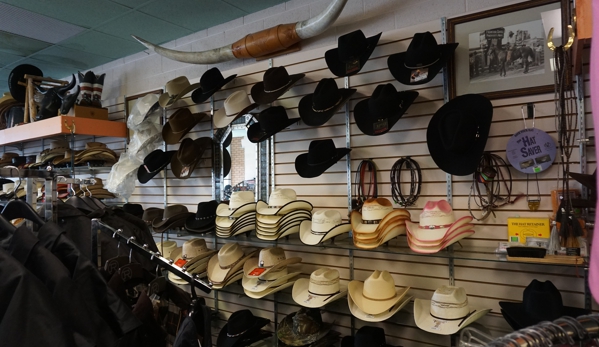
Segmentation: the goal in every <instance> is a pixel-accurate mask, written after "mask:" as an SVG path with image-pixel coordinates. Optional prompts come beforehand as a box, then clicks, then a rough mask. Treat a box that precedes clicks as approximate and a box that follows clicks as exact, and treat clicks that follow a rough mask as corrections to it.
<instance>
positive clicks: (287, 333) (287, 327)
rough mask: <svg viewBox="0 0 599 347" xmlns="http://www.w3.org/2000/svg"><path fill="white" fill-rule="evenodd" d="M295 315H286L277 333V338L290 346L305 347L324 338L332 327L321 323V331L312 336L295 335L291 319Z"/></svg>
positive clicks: (306, 334)
mask: <svg viewBox="0 0 599 347" xmlns="http://www.w3.org/2000/svg"><path fill="white" fill-rule="evenodd" d="M295 314H296V313H292V314H289V315H287V316H286V317H285V318H284V319H283V320H282V321H281V324H279V329H278V331H277V337H278V338H279V340H281V341H282V342H283V343H285V344H287V345H290V346H306V345H310V344H311V343H314V342H316V341H318V340H320V339H322V338H323V337H325V336H326V335H327V334H328V333H329V331H330V330H331V327H332V325H331V324H329V323H323V324H322V326H321V327H320V328H321V329H320V330H319V331H317V332H315V333H313V334H308V333H305V334H302V333H296V332H295V331H294V329H293V317H294V316H295Z"/></svg>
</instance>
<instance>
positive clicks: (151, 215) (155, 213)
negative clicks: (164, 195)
mask: <svg viewBox="0 0 599 347" xmlns="http://www.w3.org/2000/svg"><path fill="white" fill-rule="evenodd" d="M163 214H164V210H163V209H161V208H157V207H150V208H147V209H145V210H144V214H143V215H142V216H141V219H142V220H143V221H145V222H146V223H151V222H152V221H153V220H154V219H156V218H162V215H163Z"/></svg>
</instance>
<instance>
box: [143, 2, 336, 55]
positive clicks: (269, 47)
mask: <svg viewBox="0 0 599 347" xmlns="http://www.w3.org/2000/svg"><path fill="white" fill-rule="evenodd" d="M346 3H347V0H333V2H332V3H331V4H330V5H329V6H328V7H327V8H326V9H325V10H324V11H323V12H322V13H320V14H319V15H318V16H316V17H314V18H310V19H307V20H304V21H301V22H297V23H293V24H281V25H277V26H276V27H272V28H269V29H265V30H262V31H259V32H257V33H253V34H249V35H247V36H245V37H244V38H242V39H241V40H239V41H237V42H235V43H233V44H232V45H230V46H223V47H220V48H215V49H212V50H209V51H203V52H183V51H176V50H172V49H168V48H164V47H161V46H158V45H155V44H153V43H151V42H148V41H146V40H144V39H142V38H140V37H138V36H135V35H132V36H133V38H134V39H136V40H137V41H139V43H141V44H143V45H144V46H146V47H147V48H148V49H150V50H152V51H154V52H156V53H158V54H160V55H161V56H163V57H166V58H169V59H172V60H176V61H180V62H182V63H189V64H216V63H222V62H225V61H229V60H233V59H246V58H259V57H263V56H265V55H270V54H273V53H277V52H280V51H283V50H285V49H287V48H289V47H290V46H292V45H294V44H296V43H298V42H300V41H301V40H305V39H308V38H311V37H315V36H317V35H320V34H321V33H323V32H324V31H325V30H327V29H328V28H329V27H330V26H331V25H332V24H333V23H334V22H335V20H337V18H338V17H339V15H340V14H341V11H343V8H344V7H345V4H346Z"/></svg>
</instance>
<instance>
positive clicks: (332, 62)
mask: <svg viewBox="0 0 599 347" xmlns="http://www.w3.org/2000/svg"><path fill="white" fill-rule="evenodd" d="M381 35H382V33H378V34H376V35H374V36H371V37H368V38H367V39H366V50H364V53H363V54H362V55H361V56H360V58H359V59H360V66H359V67H358V69H357V70H355V71H351V72H350V73H347V71H346V63H345V62H342V61H341V60H339V48H333V49H330V50H328V51H326V52H325V54H324V60H325V61H326V63H327V66H328V67H329V70H331V72H332V73H333V74H334V75H335V76H337V77H346V76H352V75H355V74H357V73H358V72H360V71H361V70H362V68H363V67H364V65H365V64H366V62H367V61H368V59H369V58H370V56H371V55H372V52H374V49H375V48H376V45H377V44H378V42H379V39H380V38H381Z"/></svg>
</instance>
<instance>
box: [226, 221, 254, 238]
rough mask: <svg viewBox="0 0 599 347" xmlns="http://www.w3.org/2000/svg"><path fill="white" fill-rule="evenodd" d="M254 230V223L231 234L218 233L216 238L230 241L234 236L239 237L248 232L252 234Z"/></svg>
mask: <svg viewBox="0 0 599 347" xmlns="http://www.w3.org/2000/svg"><path fill="white" fill-rule="evenodd" d="M254 229H256V226H255V225H254V223H250V224H247V225H245V226H243V227H240V228H239V229H237V230H235V231H231V232H230V233H222V232H220V231H218V230H217V231H216V236H218V237H220V238H224V239H228V238H230V237H232V236H235V235H239V234H243V233H247V232H252V231H253V230H254Z"/></svg>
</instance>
